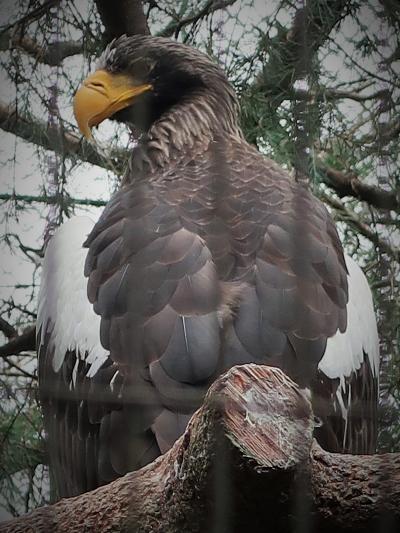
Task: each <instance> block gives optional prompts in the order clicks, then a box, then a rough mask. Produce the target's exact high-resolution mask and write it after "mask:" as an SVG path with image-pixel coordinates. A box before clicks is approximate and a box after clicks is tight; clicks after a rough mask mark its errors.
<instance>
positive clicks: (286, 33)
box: [256, 0, 349, 108]
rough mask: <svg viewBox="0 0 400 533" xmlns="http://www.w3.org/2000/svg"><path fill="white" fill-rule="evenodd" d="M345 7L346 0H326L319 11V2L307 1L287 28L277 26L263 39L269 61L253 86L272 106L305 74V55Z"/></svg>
mask: <svg viewBox="0 0 400 533" xmlns="http://www.w3.org/2000/svg"><path fill="white" fill-rule="evenodd" d="M348 6H349V1H348V0H334V1H332V2H329V6H328V7H327V8H326V9H323V10H321V5H320V3H319V2H308V3H307V7H304V8H301V9H298V10H297V11H296V15H295V18H294V21H293V24H292V27H291V28H290V29H288V30H286V29H281V30H280V31H279V32H278V35H277V36H276V37H274V38H273V39H268V40H267V41H266V42H265V45H264V46H265V48H267V49H268V53H269V60H268V62H267V63H266V64H265V65H264V67H263V70H262V73H261V75H260V76H259V77H258V79H257V81H256V85H257V86H258V87H260V88H262V90H263V92H264V94H266V95H267V96H268V97H269V98H271V99H272V100H271V105H272V107H274V108H277V107H278V106H279V105H280V104H281V102H282V101H283V100H285V98H286V97H287V93H288V91H289V90H290V89H291V87H292V86H293V83H294V82H295V81H296V79H299V77H301V76H302V75H304V74H307V73H308V71H307V66H305V65H304V58H305V56H306V57H307V61H308V62H310V58H311V57H312V55H314V54H315V53H316V52H317V51H318V49H319V48H320V47H321V46H322V45H323V43H324V42H325V41H326V39H327V38H328V37H329V35H330V33H331V32H332V30H333V29H334V28H335V26H337V25H338V24H339V22H340V21H341V20H342V19H343V17H344V16H345V15H347V13H348ZM304 39H306V42H305V41H304ZM305 49H306V50H307V53H306V54H305Z"/></svg>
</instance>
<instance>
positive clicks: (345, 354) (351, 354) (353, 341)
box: [318, 256, 379, 379]
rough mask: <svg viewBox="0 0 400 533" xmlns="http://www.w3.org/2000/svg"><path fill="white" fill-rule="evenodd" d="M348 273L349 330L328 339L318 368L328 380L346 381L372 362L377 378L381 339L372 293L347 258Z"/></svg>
mask: <svg viewBox="0 0 400 533" xmlns="http://www.w3.org/2000/svg"><path fill="white" fill-rule="evenodd" d="M346 265H347V269H348V271H349V277H348V282H349V302H348V304H347V328H346V331H345V332H344V333H340V332H339V331H338V332H337V333H336V334H335V335H334V336H333V337H331V338H329V339H328V342H327V345H326V350H325V354H324V356H323V358H322V359H321V361H320V363H319V365H318V368H319V369H320V370H321V371H322V372H323V373H324V374H325V375H326V376H327V377H329V378H331V379H334V378H344V377H347V376H350V374H351V373H352V372H353V371H355V370H358V369H359V368H360V366H361V363H362V362H363V360H364V353H365V354H366V355H367V357H368V359H369V363H370V365H371V369H372V372H373V374H374V376H378V373H379V339H378V330H377V325H376V317H375V312H374V306H373V302H372V293H371V289H370V288H369V285H368V282H367V279H366V277H365V275H364V273H363V271H362V270H361V268H360V267H359V266H358V265H357V263H356V262H355V261H353V259H351V257H348V256H346Z"/></svg>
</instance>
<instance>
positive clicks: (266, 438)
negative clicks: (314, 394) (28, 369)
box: [0, 365, 400, 533]
mask: <svg viewBox="0 0 400 533" xmlns="http://www.w3.org/2000/svg"><path fill="white" fill-rule="evenodd" d="M313 426H314V419H313V414H312V411H311V406H310V403H309V401H308V399H307V398H306V397H305V396H304V395H303V394H302V393H301V392H300V390H299V388H298V386H297V385H295V384H294V383H293V382H292V381H291V380H290V379H289V378H288V377H287V376H286V375H285V374H284V373H283V372H282V371H281V370H279V369H277V368H269V367H265V366H259V365H244V366H240V367H235V368H233V369H231V370H230V371H229V372H227V373H226V374H225V375H223V376H221V377H220V378H219V379H218V380H217V381H216V382H215V383H214V384H213V385H212V387H211V388H210V390H209V392H208V394H207V396H206V398H205V401H204V404H203V406H202V407H201V409H200V410H199V411H197V413H196V414H195V415H194V416H193V417H192V419H191V421H190V422H189V425H188V427H187V429H186V432H185V434H184V435H183V436H182V437H181V438H180V439H179V440H178V441H177V442H176V443H175V445H174V446H173V448H172V449H171V450H170V451H169V452H167V453H166V454H165V455H163V456H161V457H160V458H158V459H157V460H156V461H154V462H153V463H151V464H149V465H148V466H146V467H144V468H142V469H141V470H139V471H137V472H133V473H130V474H127V475H126V476H124V477H122V478H120V479H118V480H116V481H114V482H113V483H111V484H109V485H106V486H103V487H100V488H99V489H97V490H95V491H93V492H89V493H86V494H83V495H81V496H78V497H76V498H70V499H64V500H61V501H60V502H58V503H56V504H55V505H52V506H49V507H43V508H41V509H37V510H36V511H34V512H33V513H31V514H29V515H27V516H25V517H22V518H19V519H17V520H14V521H11V522H8V523H6V524H4V525H3V527H2V528H1V527H0V531H1V533H11V532H12V533H22V532H28V531H33V530H35V531H52V532H55V533H57V532H58V533H61V532H63V533H78V532H81V531H82V530H83V529H84V530H85V531H86V532H87V533H90V532H93V533H95V532H98V531H103V532H107V531H110V532H111V531H135V532H139V531H140V532H149V533H150V532H153V533H161V532H165V531H168V533H178V532H181V531H185V532H188V533H190V532H195V531H196V532H206V531H231V532H232V533H235V532H237V533H239V532H243V531H251V532H252V533H261V532H265V531H266V525H267V529H268V531H274V532H276V533H285V532H290V531H300V530H301V531H308V530H309V529H310V528H309V527H307V526H308V525H310V523H311V524H312V526H313V530H314V531H326V532H327V533H331V532H333V531H334V532H335V533H342V532H344V531H358V532H361V531H363V532H367V531H368V532H370V531H375V529H374V528H375V527H377V524H378V523H379V520H380V517H381V516H388V515H390V518H391V519H392V523H393V526H394V530H395V528H396V526H399V525H400V505H399V503H400V491H399V490H398V487H399V481H400V455H398V454H397V455H396V454H385V455H381V456H351V455H346V456H343V455H338V454H330V453H327V452H324V451H323V450H322V449H321V448H320V447H319V446H318V445H317V444H315V443H314V444H312V442H313ZM385 469H386V472H385ZM382 472H383V475H382Z"/></svg>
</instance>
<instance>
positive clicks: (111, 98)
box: [74, 70, 152, 139]
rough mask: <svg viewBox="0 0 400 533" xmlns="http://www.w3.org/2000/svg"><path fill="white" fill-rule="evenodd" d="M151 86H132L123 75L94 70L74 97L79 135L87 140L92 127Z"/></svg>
mask: <svg viewBox="0 0 400 533" xmlns="http://www.w3.org/2000/svg"><path fill="white" fill-rule="evenodd" d="M151 89H152V85H150V84H142V85H135V84H134V82H133V81H132V79H131V78H129V77H128V76H126V75H125V74H110V73H109V72H106V71H105V70H97V71H96V72H94V73H93V74H91V75H90V76H89V77H88V78H86V80H85V81H84V82H83V85H82V86H81V87H80V89H78V91H77V92H76V94H75V97H74V115H75V119H76V121H77V123H78V127H79V130H80V131H81V133H82V135H84V136H85V137H86V138H87V139H90V138H91V137H92V133H91V128H93V126H97V125H98V124H100V122H103V120H105V119H106V118H109V117H111V116H112V115H113V114H114V113H116V112H117V111H120V110H121V109H124V108H125V107H128V106H130V105H131V104H132V103H133V101H134V99H135V97H136V96H138V95H139V94H142V93H144V92H146V91H150V90H151Z"/></svg>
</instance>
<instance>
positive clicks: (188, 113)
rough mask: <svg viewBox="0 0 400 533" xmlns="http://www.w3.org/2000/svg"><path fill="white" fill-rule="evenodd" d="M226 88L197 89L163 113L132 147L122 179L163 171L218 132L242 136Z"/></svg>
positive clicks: (232, 98)
mask: <svg viewBox="0 0 400 533" xmlns="http://www.w3.org/2000/svg"><path fill="white" fill-rule="evenodd" d="M227 87H228V88H229V90H227V89H226V87H225V90H224V92H222V93H220V94H218V92H217V91H215V92H213V91H205V90H204V91H198V92H196V93H192V94H191V95H190V97H188V98H187V99H186V100H185V99H184V100H183V101H182V102H180V103H179V104H177V105H175V106H173V107H172V108H171V109H170V110H169V111H168V112H166V113H164V115H162V116H161V117H160V118H159V119H158V120H157V121H156V122H154V124H153V125H152V126H151V127H150V129H149V131H148V132H147V133H146V134H144V135H143V137H142V138H141V140H140V142H139V144H138V145H137V146H136V147H135V148H134V149H133V151H132V156H131V159H130V162H129V169H128V172H127V174H126V176H125V179H124V182H125V183H128V182H132V181H136V180H137V179H140V178H141V177H146V178H147V177H149V175H152V174H155V173H157V171H160V170H164V169H166V168H168V166H170V165H173V164H175V163H176V162H177V161H180V160H182V159H192V158H193V157H195V156H196V155H198V154H200V153H202V152H204V151H205V150H206V149H207V148H208V146H209V144H210V142H211V141H212V140H213V139H215V138H216V137H220V136H221V135H224V136H230V135H234V136H236V137H242V136H243V135H242V132H241V130H240V127H239V125H238V103H237V99H236V95H235V93H234V91H233V89H232V87H231V86H230V85H227Z"/></svg>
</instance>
